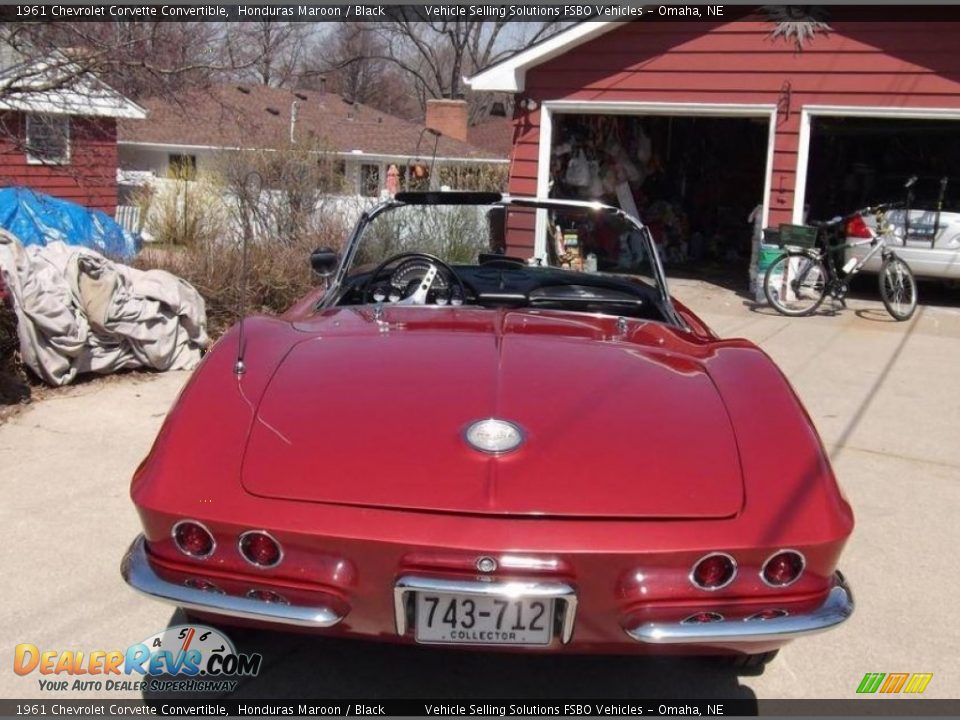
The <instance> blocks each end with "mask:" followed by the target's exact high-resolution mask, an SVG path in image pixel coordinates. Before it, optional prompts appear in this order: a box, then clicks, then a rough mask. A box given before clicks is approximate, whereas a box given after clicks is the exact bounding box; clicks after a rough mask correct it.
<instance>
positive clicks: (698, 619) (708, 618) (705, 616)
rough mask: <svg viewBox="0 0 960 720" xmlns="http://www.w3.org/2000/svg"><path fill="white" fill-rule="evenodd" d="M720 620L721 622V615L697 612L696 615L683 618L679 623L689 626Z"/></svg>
mask: <svg viewBox="0 0 960 720" xmlns="http://www.w3.org/2000/svg"><path fill="white" fill-rule="evenodd" d="M721 620H723V615H721V614H720V613H715V612H698V613H694V614H693V615H691V616H690V617H688V618H684V619H683V620H681V622H683V623H687V624H688V625H690V624H694V623H712V622H720V621H721Z"/></svg>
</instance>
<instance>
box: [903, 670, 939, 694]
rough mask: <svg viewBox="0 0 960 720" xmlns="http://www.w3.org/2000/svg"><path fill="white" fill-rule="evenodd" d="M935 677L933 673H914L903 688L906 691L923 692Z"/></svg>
mask: <svg viewBox="0 0 960 720" xmlns="http://www.w3.org/2000/svg"><path fill="white" fill-rule="evenodd" d="M932 679H933V673H914V674H913V676H912V677H911V678H910V682H908V683H907V686H906V687H905V688H904V689H903V691H904V692H905V693H922V692H923V691H924V690H926V689H927V685H929V684H930V681H931V680H932Z"/></svg>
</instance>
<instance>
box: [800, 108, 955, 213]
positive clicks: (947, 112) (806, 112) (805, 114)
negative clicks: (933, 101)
mask: <svg viewBox="0 0 960 720" xmlns="http://www.w3.org/2000/svg"><path fill="white" fill-rule="evenodd" d="M814 116H822V117H857V118H879V119H889V120H960V108H908V107H880V106H868V105H804V106H803V107H802V108H801V109H800V135H799V137H798V138H797V143H798V147H797V167H796V173H797V174H796V179H797V182H796V187H795V188H794V191H793V222H794V223H796V224H800V223H802V222H803V207H804V204H805V203H806V200H807V172H809V170H810V140H811V127H810V126H811V120H812V119H813V117H814Z"/></svg>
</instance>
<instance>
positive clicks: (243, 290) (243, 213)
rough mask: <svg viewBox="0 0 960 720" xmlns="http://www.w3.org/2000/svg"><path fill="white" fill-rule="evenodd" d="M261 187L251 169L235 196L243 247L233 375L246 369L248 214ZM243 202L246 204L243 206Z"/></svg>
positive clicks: (254, 209)
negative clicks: (244, 331)
mask: <svg viewBox="0 0 960 720" xmlns="http://www.w3.org/2000/svg"><path fill="white" fill-rule="evenodd" d="M262 187H263V178H262V177H260V173H258V172H257V171H256V170H253V171H251V172H249V173H247V176H246V177H245V178H244V179H243V188H242V190H241V192H240V196H239V197H238V198H237V200H238V202H239V204H240V218H241V220H242V221H243V248H242V250H241V253H240V308H239V311H240V327H239V329H238V331H237V335H238V338H237V361H236V362H235V363H234V364H233V372H234V374H235V375H238V376H239V375H243V374H244V373H245V372H246V371H247V364H246V362H245V361H244V356H245V355H246V351H247V341H246V337H245V336H244V333H243V321H244V318H245V317H246V315H247V246H248V245H249V244H250V243H251V242H252V241H253V226H252V225H251V224H250V214H251V213H255V212H257V209H258V208H259V206H260V190H261V188H262ZM244 204H246V205H247V207H246V208H244V207H243V206H244Z"/></svg>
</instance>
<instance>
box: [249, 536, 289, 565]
mask: <svg viewBox="0 0 960 720" xmlns="http://www.w3.org/2000/svg"><path fill="white" fill-rule="evenodd" d="M240 554H241V555H243V559H244V560H246V561H247V562H248V563H250V564H251V565H256V566H257V567H260V568H272V567H276V566H277V565H279V564H280V561H281V560H283V551H282V550H281V549H280V543H278V542H277V541H276V540H274V539H273V538H272V537H270V535H268V534H267V533H265V532H263V531H262V530H250V531H249V532H245V533H244V534H243V535H241V536H240Z"/></svg>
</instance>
